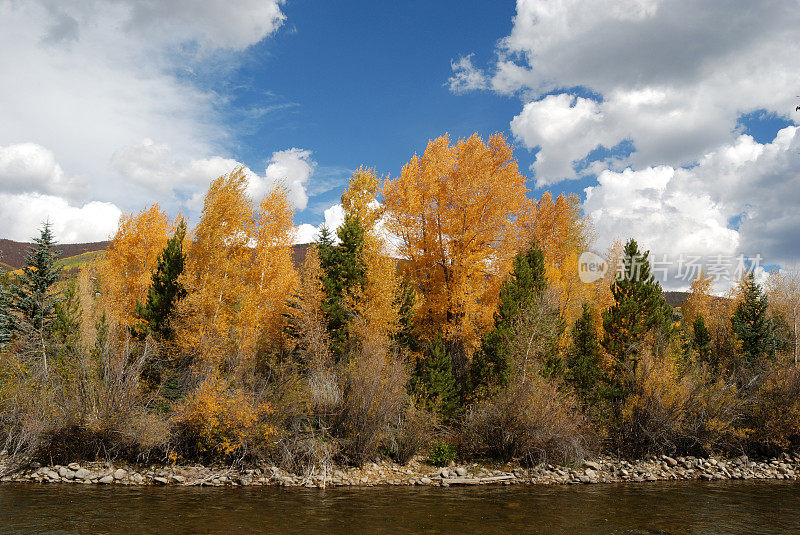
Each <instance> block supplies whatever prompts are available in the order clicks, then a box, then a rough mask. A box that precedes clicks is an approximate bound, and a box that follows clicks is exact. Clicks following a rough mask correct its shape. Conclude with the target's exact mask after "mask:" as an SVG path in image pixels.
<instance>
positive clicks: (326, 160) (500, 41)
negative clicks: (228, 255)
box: [0, 0, 800, 266]
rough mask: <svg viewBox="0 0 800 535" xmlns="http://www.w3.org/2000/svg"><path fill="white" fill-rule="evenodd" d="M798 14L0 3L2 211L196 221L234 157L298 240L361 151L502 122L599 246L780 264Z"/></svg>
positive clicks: (536, 191) (18, 223) (798, 79)
mask: <svg viewBox="0 0 800 535" xmlns="http://www.w3.org/2000/svg"><path fill="white" fill-rule="evenodd" d="M797 28H800V10H797V9H796V8H795V7H794V6H793V4H792V3H791V2H774V3H770V4H766V5H756V4H753V3H752V2H748V1H745V0H733V1H732V2H730V3H728V4H726V5H725V6H722V5H720V4H718V3H713V2H708V3H706V2H695V1H693V0H671V1H669V2H667V1H666V0H563V1H561V0H558V1H557V0H519V1H518V2H510V1H506V2H454V1H453V2H451V1H437V2H423V1H405V2H356V1H347V2H311V1H310V0H285V1H284V0H197V1H192V2H185V1H182V0H169V1H163V2H155V1H142V0H115V1H114V2H100V1H97V0H62V1H60V2H57V3H54V2H51V1H50V0H30V1H28V2H16V1H12V0H0V46H2V48H3V50H4V54H2V55H0V102H3V103H4V105H3V106H0V229H2V234H3V237H9V238H12V239H26V238H28V237H29V236H30V235H31V233H32V231H33V229H35V228H36V227H37V226H38V225H39V224H40V223H41V221H43V220H44V219H46V218H49V219H50V220H51V221H53V222H54V228H55V231H56V234H57V235H58V236H59V239H61V240H62V241H64V242H79V241H92V240H99V239H106V238H108V237H109V236H111V235H113V233H114V231H115V229H116V226H117V221H118V219H119V217H120V215H121V214H123V213H130V212H134V211H137V210H141V209H142V208H144V207H146V206H148V205H149V204H151V203H153V202H159V203H160V204H161V206H163V207H164V208H165V209H166V210H167V211H168V212H169V213H171V214H177V213H178V212H179V211H180V212H182V213H183V214H185V215H187V216H189V218H190V221H196V220H197V218H198V217H199V210H200V209H201V207H202V196H203V193H204V192H205V190H206V189H207V187H208V184H209V183H210V181H211V180H213V179H214V178H215V177H217V176H219V175H221V174H223V173H227V172H229V171H230V170H231V169H233V168H234V167H236V166H239V165H245V166H246V172H247V173H248V179H249V184H250V186H249V191H250V193H251V194H252V195H253V196H254V198H257V197H259V196H260V195H263V194H264V192H266V191H267V190H269V189H270V188H271V187H274V186H275V185H276V184H279V183H281V184H284V185H286V186H287V187H288V188H289V191H290V199H291V201H292V202H293V203H294V205H295V207H296V222H297V223H298V225H299V227H298V236H299V238H298V239H301V238H302V239H305V240H308V239H312V238H313V236H314V233H315V232H316V226H317V225H319V224H320V223H322V222H323V220H328V219H329V220H328V223H332V224H335V223H336V214H337V211H336V206H335V205H336V203H337V202H338V198H339V195H340V194H341V191H342V189H343V187H344V185H345V183H346V181H347V178H348V176H349V174H350V172H351V171H352V170H353V169H355V168H357V167H358V166H359V165H362V164H364V165H367V166H373V167H375V168H376V170H377V172H378V173H379V174H381V175H386V174H390V175H393V176H396V175H397V174H398V173H399V172H400V170H401V167H402V165H403V164H404V163H405V162H407V161H408V160H409V158H410V157H411V156H412V155H413V154H414V153H415V152H417V153H419V152H422V151H423V150H424V148H425V145H426V143H427V141H428V140H429V139H431V138H434V137H437V136H439V135H442V134H444V133H446V132H447V133H449V134H450V135H451V137H452V138H453V139H456V138H459V137H466V136H469V135H471V134H472V133H474V132H478V133H479V134H481V135H483V136H487V135H489V134H491V133H493V132H496V131H500V132H503V133H504V134H506V135H507V136H508V138H509V140H510V141H511V142H512V143H513V145H514V147H515V155H516V157H517V159H518V161H519V164H520V168H521V169H522V171H523V172H524V173H525V174H526V176H527V177H528V179H529V180H528V184H529V187H530V188H531V190H532V191H531V196H532V197H538V196H539V195H541V193H542V192H543V191H544V190H550V191H551V192H553V193H556V194H558V193H561V192H567V193H578V194H579V195H581V198H582V202H583V210H584V214H585V215H586V216H587V217H588V218H590V219H591V222H592V226H593V228H594V234H595V238H596V239H595V242H594V245H593V247H594V248H595V249H596V250H599V251H602V250H604V249H605V248H606V247H607V246H608V245H609V244H610V243H611V242H612V241H613V240H614V239H618V238H621V239H625V238H628V237H635V238H637V239H638V240H639V241H640V242H641V243H642V244H643V246H644V247H645V248H648V249H650V250H651V251H654V252H658V253H663V254H668V255H672V256H677V255H681V254H698V253H702V254H704V255H725V256H734V255H746V256H749V257H752V256H755V255H761V256H762V257H764V258H765V259H767V261H766V262H765V263H767V264H769V265H781V266H784V265H790V264H793V263H795V262H797V259H798V258H800V242H798V240H797V239H796V236H797V235H798V233H800V210H797V206H798V204H800V135H796V132H797V128H796V124H797V122H798V120H800V114H798V113H797V112H796V111H795V106H796V105H797V104H798V103H800V97H797V95H798V94H800V69H798V68H797V59H796V58H798V57H800V41H799V40H798V39H796V36H797ZM326 218H327V219H326Z"/></svg>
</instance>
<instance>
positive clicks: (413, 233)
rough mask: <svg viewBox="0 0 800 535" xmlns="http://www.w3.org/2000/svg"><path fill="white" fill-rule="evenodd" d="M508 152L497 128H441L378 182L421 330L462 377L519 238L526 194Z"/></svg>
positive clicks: (486, 321)
mask: <svg viewBox="0 0 800 535" xmlns="http://www.w3.org/2000/svg"><path fill="white" fill-rule="evenodd" d="M512 152H513V151H512V148H511V146H510V145H509V144H508V142H507V141H506V139H505V138H504V137H503V136H502V135H500V134H495V135H493V136H491V137H490V138H489V139H488V141H486V142H484V140H483V139H481V138H480V137H479V136H478V135H477V134H475V135H473V136H471V137H469V138H468V139H460V140H458V142H456V143H455V144H453V145H451V144H450V138H449V137H448V136H447V135H445V136H442V137H440V138H438V139H435V140H433V141H430V142H429V143H428V146H427V148H426V149H425V152H424V153H423V155H422V156H416V155H415V156H414V157H413V158H411V160H410V161H409V162H408V163H407V164H406V165H405V166H404V167H403V169H402V172H401V174H400V176H399V177H397V178H395V179H392V180H387V181H386V182H385V183H384V187H383V201H384V207H385V209H386V226H387V229H388V230H389V231H390V232H391V233H392V234H393V235H395V236H396V237H397V239H398V242H399V243H398V253H399V256H401V257H402V258H404V259H405V260H406V263H405V275H406V277H407V278H408V280H409V281H411V282H412V283H413V284H414V285H415V287H416V289H417V295H418V297H419V300H420V303H419V308H418V310H417V315H416V321H417V330H418V333H419V334H420V335H421V336H422V337H423V338H425V339H428V340H431V339H433V338H435V337H436V336H437V335H439V334H442V335H443V336H444V337H445V340H446V342H447V343H448V344H449V345H450V346H451V347H452V350H451V356H452V357H453V358H454V359H455V361H454V370H455V373H456V376H457V377H458V378H459V380H461V381H463V380H465V378H466V371H467V358H468V355H469V354H470V353H471V352H472V351H473V350H474V349H475V348H476V346H477V345H478V342H479V340H480V337H481V336H482V334H483V332H484V331H485V330H486V328H488V327H489V326H490V324H491V321H492V314H493V312H494V309H495V305H496V303H497V296H498V292H499V286H500V284H501V283H502V281H503V279H504V278H505V275H506V274H507V273H508V272H509V271H510V269H511V264H512V261H513V258H514V255H515V253H516V251H517V250H518V246H519V243H520V240H519V237H518V236H519V226H518V224H517V219H518V217H519V216H520V215H521V214H522V213H523V212H524V209H525V207H526V205H527V203H528V199H527V198H526V193H527V190H526V188H525V177H524V176H522V174H521V173H520V172H519V168H518V166H517V162H516V160H515V159H514V158H513V154H512Z"/></svg>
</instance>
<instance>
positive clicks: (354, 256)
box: [318, 214, 367, 358]
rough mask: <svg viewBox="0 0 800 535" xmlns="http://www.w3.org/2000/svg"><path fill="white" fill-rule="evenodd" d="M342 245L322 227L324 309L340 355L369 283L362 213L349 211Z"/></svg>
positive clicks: (342, 230) (336, 349) (341, 236)
mask: <svg viewBox="0 0 800 535" xmlns="http://www.w3.org/2000/svg"><path fill="white" fill-rule="evenodd" d="M337 235H338V237H339V242H340V243H339V245H335V244H334V243H333V238H332V237H331V235H330V231H329V230H328V229H326V228H323V229H322V233H321V236H320V238H319V243H318V246H319V260H320V267H321V268H322V286H323V288H324V290H325V299H324V300H323V302H322V312H323V313H324V314H325V319H326V322H327V327H328V334H329V336H330V341H331V348H332V350H333V352H334V354H335V355H336V357H337V358H342V357H343V356H344V354H345V353H346V348H347V344H348V341H349V327H348V325H349V323H350V316H351V311H350V307H351V304H352V301H353V299H354V298H355V297H356V296H357V295H358V292H359V291H360V290H361V289H362V288H363V287H364V284H365V282H366V274H367V270H366V266H365V263H364V229H363V227H362V226H361V221H360V220H359V218H358V216H355V215H351V214H348V215H346V216H345V219H344V223H343V224H342V226H341V227H339V230H338V231H337Z"/></svg>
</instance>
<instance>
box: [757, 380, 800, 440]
mask: <svg viewBox="0 0 800 535" xmlns="http://www.w3.org/2000/svg"><path fill="white" fill-rule="evenodd" d="M747 427H748V429H749V439H750V441H751V444H752V446H753V447H754V448H756V449H757V450H761V452H763V453H768V454H775V453H776V452H777V451H781V450H786V449H790V448H793V447H797V446H798V444H800V370H798V369H797V368H795V367H794V366H790V367H783V366H780V365H774V366H772V367H771V368H769V369H768V370H767V372H766V378H765V379H764V381H763V383H762V384H761V385H760V387H759V388H758V390H757V391H756V396H755V399H754V400H753V401H752V404H751V407H750V412H749V414H748V415H747Z"/></svg>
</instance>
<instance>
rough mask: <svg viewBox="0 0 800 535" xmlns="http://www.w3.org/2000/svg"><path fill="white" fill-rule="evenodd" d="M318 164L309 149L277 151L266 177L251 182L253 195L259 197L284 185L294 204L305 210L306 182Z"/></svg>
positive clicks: (268, 165) (265, 174)
mask: <svg viewBox="0 0 800 535" xmlns="http://www.w3.org/2000/svg"><path fill="white" fill-rule="evenodd" d="M316 165H317V164H316V163H315V162H314V160H312V159H311V151H309V150H303V149H297V148H292V149H288V150H282V151H278V152H275V153H273V154H272V158H270V160H269V162H268V164H267V168H266V170H265V171H264V177H263V178H262V177H258V181H254V182H251V184H252V186H253V189H252V191H253V195H254V196H255V197H259V196H261V195H264V194H265V193H266V192H267V191H269V190H271V189H272V188H273V187H275V186H276V185H282V186H284V187H286V188H287V190H288V192H289V200H290V201H292V204H294V205H295V207H297V208H298V209H300V210H304V209H305V208H306V206H307V205H308V195H307V194H306V184H308V180H309V178H311V175H312V174H314V169H315V168H316Z"/></svg>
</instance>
